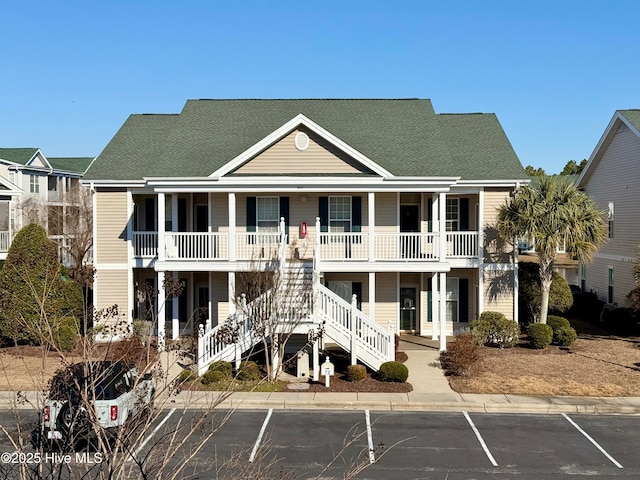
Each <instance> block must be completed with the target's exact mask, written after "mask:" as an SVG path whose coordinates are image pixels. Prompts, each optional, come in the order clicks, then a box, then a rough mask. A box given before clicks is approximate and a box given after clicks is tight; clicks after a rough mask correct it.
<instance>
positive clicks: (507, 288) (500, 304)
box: [483, 270, 513, 320]
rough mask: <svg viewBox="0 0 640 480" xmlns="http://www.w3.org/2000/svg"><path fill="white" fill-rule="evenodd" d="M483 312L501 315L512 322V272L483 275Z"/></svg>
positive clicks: (490, 272) (489, 272) (486, 273)
mask: <svg viewBox="0 0 640 480" xmlns="http://www.w3.org/2000/svg"><path fill="white" fill-rule="evenodd" d="M483 301H484V311H485V312H488V311H491V312H500V313H503V314H504V315H505V316H506V317H507V318H508V319H510V320H513V271H512V270H509V271H504V272H494V271H485V273H484V298H483Z"/></svg>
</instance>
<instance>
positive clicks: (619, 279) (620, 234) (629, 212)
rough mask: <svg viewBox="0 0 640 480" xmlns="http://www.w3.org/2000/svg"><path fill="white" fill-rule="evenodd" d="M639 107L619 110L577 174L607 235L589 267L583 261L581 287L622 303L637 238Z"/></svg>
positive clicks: (639, 230)
mask: <svg viewBox="0 0 640 480" xmlns="http://www.w3.org/2000/svg"><path fill="white" fill-rule="evenodd" d="M639 163H640V110H636V109H633V110H618V111H616V112H615V114H614V115H613V118H612V119H611V121H610V122H609V125H608V126H607V128H606V129H605V131H604V133H603V134H602V137H601V138H600V141H599V142H598V144H597V145H596V147H595V149H594V151H593V153H592V154H591V156H590V157H589V161H588V162H587V166H586V167H585V169H584V170H583V172H582V173H581V175H580V177H579V178H578V181H577V184H578V187H580V188H581V189H583V190H584V191H585V192H586V193H587V194H588V195H589V196H590V197H591V198H593V200H594V201H595V203H596V205H598V207H599V208H600V209H601V210H603V212H604V214H605V216H606V220H607V224H608V239H607V242H606V243H605V245H604V246H603V247H602V248H601V249H600V250H599V251H598V253H597V254H596V257H595V260H594V261H593V263H592V264H590V265H589V266H587V267H584V266H581V268H580V279H581V284H582V289H583V290H584V291H591V292H595V293H597V295H598V298H599V299H600V300H603V301H605V302H607V303H610V304H613V303H617V304H618V305H619V306H621V307H622V306H624V305H625V303H626V296H627V294H628V293H629V292H630V291H631V290H633V288H635V282H634V276H633V265H634V262H635V261H636V259H637V255H638V242H640V222H638V215H639V210H638V209H639V205H640V202H639V201H640V170H639V169H638V165H639Z"/></svg>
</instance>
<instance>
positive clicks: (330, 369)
mask: <svg viewBox="0 0 640 480" xmlns="http://www.w3.org/2000/svg"><path fill="white" fill-rule="evenodd" d="M321 370H322V374H323V375H324V386H325V387H327V388H329V386H330V382H331V380H330V379H331V377H332V376H333V375H335V371H336V369H335V367H334V365H333V363H331V362H330V361H329V357H328V356H327V359H326V360H325V362H324V363H323V364H322V368H321Z"/></svg>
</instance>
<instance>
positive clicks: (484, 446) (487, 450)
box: [462, 412, 498, 467]
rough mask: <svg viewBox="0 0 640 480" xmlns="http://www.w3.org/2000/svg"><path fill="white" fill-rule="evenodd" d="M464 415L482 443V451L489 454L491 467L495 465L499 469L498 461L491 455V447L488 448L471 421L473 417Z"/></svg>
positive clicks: (465, 413)
mask: <svg viewBox="0 0 640 480" xmlns="http://www.w3.org/2000/svg"><path fill="white" fill-rule="evenodd" d="M462 413H464V418H466V419H467V422H469V425H470V426H471V428H472V429H473V433H475V434H476V438H477V439H478V441H479V442H480V445H482V449H483V450H484V453H486V454H487V457H488V458H489V461H490V462H491V465H493V466H494V467H497V466H498V463H497V462H496V459H495V458H493V455H491V452H490V451H489V447H487V444H486V443H484V439H483V438H482V435H480V432H479V431H478V429H477V428H476V426H475V425H474V423H473V421H472V420H471V417H470V416H469V414H468V413H467V412H462Z"/></svg>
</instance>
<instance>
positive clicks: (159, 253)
mask: <svg viewBox="0 0 640 480" xmlns="http://www.w3.org/2000/svg"><path fill="white" fill-rule="evenodd" d="M527 181H528V180H527V176H526V174H525V172H524V169H523V168H522V165H521V164H520V162H519V160H518V158H517V156H516V154H515V152H514V151H513V148H512V146H511V145H510V143H509V140H508V139H507V137H506V135H505V133H504V131H503V129H502V127H501V126H500V123H499V122H498V120H497V118H496V116H495V115H493V114H436V113H435V112H434V110H433V107H432V105H431V102H430V101H429V100H421V99H382V100H329V99H312V100H309V99H306V100H302V99H301V100H190V101H187V103H186V105H185V106H184V108H183V110H182V111H181V112H180V113H179V114H169V115H156V114H152V115H132V116H130V117H129V118H128V119H127V120H126V122H125V123H124V125H123V126H122V127H121V128H120V130H119V131H118V132H117V133H116V135H115V136H114V137H113V139H112V140H111V141H110V142H109V144H108V145H107V146H106V148H105V149H104V150H103V152H102V153H101V154H100V155H99V156H98V157H97V158H96V161H95V162H94V163H93V164H92V166H91V167H90V168H89V170H88V171H87V173H86V175H85V177H84V179H83V183H84V184H85V185H87V186H89V187H90V188H91V189H92V190H93V191H94V192H95V195H94V228H95V233H94V237H95V244H94V247H95V250H94V258H95V263H94V266H95V268H96V275H95V283H94V299H95V305H96V307H97V308H98V309H103V308H107V307H110V306H112V305H114V304H117V305H118V306H119V307H120V308H119V312H120V314H121V315H122V316H123V318H124V319H126V320H127V321H128V322H131V321H132V319H133V318H135V317H138V316H143V315H144V314H143V312H144V310H145V308H144V307H145V305H144V302H145V301H146V299H145V298H144V295H141V294H140V292H141V289H142V287H143V286H145V285H152V286H153V288H155V289H157V290H158V291H159V294H158V295H159V297H160V298H162V297H163V295H164V294H165V292H164V291H163V280H164V278H165V274H166V273H167V272H168V273H169V274H170V275H171V276H172V277H174V278H176V279H180V280H181V281H183V282H184V285H185V289H184V291H183V292H182V294H181V296H180V297H179V298H177V299H173V300H172V301H171V302H162V301H158V302H157V308H156V310H157V314H158V318H159V319H160V321H159V322H158V326H157V329H158V333H159V335H165V332H166V334H167V335H168V336H170V337H172V338H175V337H177V336H178V334H179V333H180V332H182V331H184V330H187V331H190V330H192V329H193V322H194V320H193V318H194V315H193V312H196V311H199V312H205V316H206V318H205V319H203V322H204V323H205V330H206V331H209V330H210V329H213V328H215V326H216V325H218V324H222V323H223V322H225V321H227V318H228V317H229V316H230V315H231V314H233V313H234V311H235V309H236V306H235V301H234V298H235V296H236V295H237V294H239V293H241V292H238V291H237V288H236V277H237V275H238V273H239V272H242V271H246V270H247V269H249V268H251V263H252V261H255V259H256V258H259V259H260V258H265V257H267V259H270V254H269V252H272V251H277V248H278V245H280V243H281V242H285V243H286V244H287V245H288V247H289V249H290V250H292V251H293V254H292V257H293V258H295V260H296V261H297V262H300V263H302V264H303V265H304V266H305V267H306V268H307V269H308V270H309V271H312V272H313V273H314V275H315V278H317V279H318V282H317V283H316V284H315V286H314V294H315V295H316V296H317V297H322V298H320V299H317V301H316V305H315V307H314V310H317V309H319V308H321V306H322V305H325V303H326V302H324V300H323V299H330V300H331V302H334V304H333V305H334V307H332V308H334V310H333V313H332V312H329V311H323V312H320V313H321V315H320V317H321V318H322V319H323V321H324V322H325V323H326V325H327V331H326V332H325V335H326V336H327V337H330V339H335V338H333V337H335V336H337V334H336V335H332V333H331V331H330V328H329V327H330V326H331V322H332V321H334V320H337V319H334V318H333V317H336V316H337V315H338V314H337V313H336V311H335V305H338V307H339V308H338V309H348V308H349V305H350V304H351V302H352V300H353V298H354V295H355V298H356V299H357V300H356V303H357V310H358V315H360V316H361V317H362V318H364V319H365V320H362V321H366V322H369V323H368V324H371V325H377V326H379V327H380V328H381V329H382V330H383V331H385V332H386V331H388V328H389V327H391V330H392V331H394V332H401V333H414V334H417V335H422V336H429V337H433V338H440V339H441V348H443V349H444V345H445V343H444V342H445V336H446V335H451V334H453V333H455V332H458V331H460V330H462V329H463V328H464V327H465V326H466V325H467V324H468V322H469V321H470V320H472V319H475V318H477V316H478V315H479V314H480V313H481V312H482V311H485V310H495V311H500V312H503V313H504V314H505V315H506V316H507V317H508V318H511V319H514V320H516V321H517V302H514V297H515V296H516V295H517V290H516V289H517V282H516V277H517V264H516V262H515V255H514V253H513V251H512V250H511V249H507V250H504V249H501V250H498V249H497V248H496V245H495V242H494V240H495V235H494V232H495V229H494V228H493V226H492V225H493V223H494V221H495V219H496V214H497V208H498V207H499V206H500V205H501V204H502V203H503V202H504V200H505V198H506V197H507V196H508V195H509V194H510V193H511V192H512V191H513V189H514V188H516V187H517V185H518V184H519V183H523V182H527ZM271 247H273V249H272V250H270V248H271ZM265 252H267V253H265ZM280 260H282V261H286V260H285V259H280ZM338 301H339V302H343V303H342V304H340V303H338V304H336V303H335V302H338ZM341 311H342V310H341ZM316 314H317V312H316ZM347 316H348V312H347ZM352 325H354V324H352ZM346 328H347V329H349V327H346ZM352 330H353V328H352ZM338 343H340V342H338ZM369 347H371V345H369ZM369 347H366V346H365V349H366V348H369ZM347 348H348V347H347ZM374 363H375V362H374Z"/></svg>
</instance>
